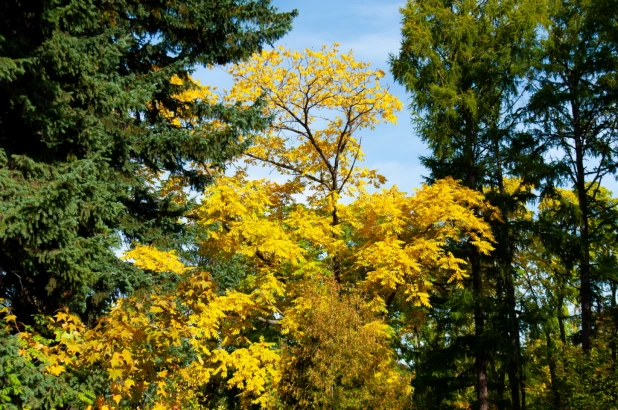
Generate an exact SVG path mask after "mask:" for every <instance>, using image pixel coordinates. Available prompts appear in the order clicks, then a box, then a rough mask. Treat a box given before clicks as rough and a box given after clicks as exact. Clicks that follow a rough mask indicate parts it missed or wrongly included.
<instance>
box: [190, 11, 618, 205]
mask: <svg viewBox="0 0 618 410" xmlns="http://www.w3.org/2000/svg"><path fill="white" fill-rule="evenodd" d="M272 3H273V4H274V5H275V6H276V7H278V8H279V10H281V11H290V10H292V9H297V10H298V12H299V16H298V17H297V18H296V19H295V21H294V27H293V29H292V31H291V32H290V33H289V34H288V35H286V36H285V37H283V38H282V39H281V40H280V41H279V42H278V43H277V44H275V45H276V46H279V45H283V46H285V47H288V48H290V49H294V50H303V49H305V48H313V49H319V48H320V47H322V45H324V44H326V45H332V44H333V43H335V42H337V43H339V44H340V47H339V50H340V51H341V52H348V51H349V50H352V51H353V52H354V56H355V58H356V60H358V61H364V62H371V63H372V68H375V69H378V68H379V69H382V70H383V71H384V72H385V73H387V76H386V77H385V78H384V80H383V82H382V84H383V85H388V86H390V91H391V92H392V93H393V94H395V95H396V96H397V97H398V98H399V99H400V100H401V101H402V102H403V103H404V105H405V108H404V109H403V110H402V111H401V112H400V113H399V115H398V116H399V121H398V123H397V124H396V125H393V124H382V125H379V126H377V127H376V128H375V129H374V130H362V131H361V132H359V133H357V134H356V135H355V136H356V137H357V138H358V137H362V143H363V150H364V151H365V154H366V157H365V163H364V166H367V167H369V168H372V169H377V170H378V171H379V172H380V173H381V174H383V175H384V176H386V178H387V183H386V186H390V185H393V184H396V185H397V186H399V189H401V190H403V191H408V192H410V191H412V189H413V188H418V187H420V186H421V184H422V182H423V175H427V174H428V170H426V169H425V168H424V167H423V166H422V165H421V164H420V161H419V156H420V155H427V154H428V151H427V148H426V146H425V144H424V143H423V142H421V141H420V140H419V138H418V136H417V135H416V133H415V132H414V127H413V126H412V124H411V122H410V112H409V109H408V105H409V95H407V94H406V92H405V90H404V89H403V87H401V86H400V85H398V84H396V83H395V81H394V80H393V77H392V76H391V75H390V72H389V66H388V58H389V54H391V53H397V51H398V49H399V45H400V41H401V32H400V29H401V17H400V13H399V8H400V7H403V6H404V5H405V0H380V1H377V0H356V1H352V0H330V1H326V0H272ZM196 77H197V78H198V79H199V80H200V81H201V82H202V83H203V84H209V85H218V86H219V89H220V90H221V89H229V88H230V87H231V84H232V82H231V78H230V77H229V76H228V75H227V74H226V73H225V71H224V70H223V69H222V68H218V69H215V70H213V71H208V70H205V69H200V70H198V71H197V72H196ZM252 172H254V174H253V175H252V176H253V177H256V178H262V177H270V178H273V175H272V173H269V171H267V170H260V169H258V170H252ZM603 185H604V186H606V187H607V188H609V189H610V190H612V191H613V192H614V193H617V192H618V182H617V181H616V179H615V178H612V177H611V176H609V177H606V178H604V179H603Z"/></svg>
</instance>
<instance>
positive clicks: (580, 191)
mask: <svg viewBox="0 0 618 410" xmlns="http://www.w3.org/2000/svg"><path fill="white" fill-rule="evenodd" d="M575 118H577V117H575ZM575 134H576V135H575V157H576V172H577V183H576V189H577V199H578V200H579V209H580V211H581V222H580V228H579V231H580V233H579V234H580V244H581V257H580V264H579V279H580V291H579V292H580V293H579V294H580V301H581V315H582V349H583V350H584V352H585V353H589V352H590V346H591V341H590V337H591V333H592V284H591V281H590V230H589V226H588V219H589V215H588V213H589V210H588V195H587V192H586V179H585V178H586V174H585V168H584V154H583V141H582V138H581V137H580V136H579V135H578V132H577V129H576V133H575Z"/></svg>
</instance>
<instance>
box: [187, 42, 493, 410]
mask: <svg viewBox="0 0 618 410" xmlns="http://www.w3.org/2000/svg"><path fill="white" fill-rule="evenodd" d="M336 47H337V46H336V45H335V46H334V47H332V48H327V47H324V48H322V50H320V51H312V50H305V51H304V52H303V53H299V52H293V51H290V50H285V49H283V48H280V49H278V50H272V51H265V52H263V53H261V54H260V55H257V56H254V57H253V58H252V59H251V60H250V61H248V62H247V63H244V64H241V65H238V66H235V67H233V68H232V69H231V73H232V74H233V76H234V78H235V84H234V87H233V89H232V90H231V92H230V94H229V95H228V96H227V98H228V100H229V101H230V102H234V103H240V104H242V103H243V102H244V101H251V100H252V99H255V98H256V97H257V96H262V98H264V100H265V101H266V109H267V110H268V111H267V112H268V113H269V114H271V115H273V117H274V121H273V124H272V126H271V128H270V132H269V133H267V134H265V135H263V136H259V137H257V138H256V139H255V140H254V145H253V146H252V147H251V148H250V149H249V150H248V152H247V153H246V158H247V162H248V163H250V164H258V165H263V166H270V167H274V168H275V169H276V170H277V171H278V172H279V173H280V174H282V175H287V176H288V179H287V180H286V181H285V182H283V183H276V182H274V181H268V180H251V179H250V178H248V176H247V174H246V172H245V170H241V171H239V172H238V173H237V174H236V175H234V176H228V177H223V178H220V179H218V181H217V183H215V184H214V185H213V186H211V187H209V188H208V189H207V191H206V195H205V197H204V199H203V202H202V206H201V207H200V209H199V210H198V212H197V215H198V218H199V220H200V221H201V223H202V224H203V225H204V226H206V227H208V229H209V238H208V240H206V241H205V242H204V243H203V244H202V252H204V253H205V254H206V255H208V256H210V257H211V258H212V259H214V260H219V261H220V260H225V259H231V258H233V257H238V256H239V255H242V257H243V258H244V261H245V263H246V265H247V266H249V267H250V269H249V271H250V272H249V274H248V276H247V278H246V280H245V281H244V283H243V284H242V286H243V289H242V290H243V292H245V293H252V294H253V293H255V292H259V293H261V299H260V303H262V306H263V314H264V316H261V317H260V318H258V319H259V320H260V321H262V323H265V324H266V325H267V326H272V327H273V328H275V329H276V330H278V331H279V332H280V334H281V335H283V337H284V338H283V341H284V342H283V347H285V346H286V345H289V346H291V347H288V348H284V349H283V351H282V354H283V357H282V362H281V363H282V364H281V368H282V370H281V371H282V372H284V373H285V374H286V375H287V376H288V377H286V380H285V381H284V383H287V384H285V385H281V386H280V391H281V392H282V394H283V393H285V394H283V395H284V396H285V397H286V399H285V400H287V401H286V402H285V404H286V405H295V406H298V405H302V404H301V403H308V402H313V403H321V404H320V405H323V406H326V407H341V406H343V408H345V407H346V406H348V405H349V406H352V407H354V406H357V407H367V406H369V407H371V406H373V404H371V403H370V402H368V401H365V402H357V403H356V404H354V405H352V404H350V403H348V404H344V403H346V400H347V399H346V397H350V396H348V395H346V393H345V390H346V388H345V387H344V385H345V382H344V381H345V380H350V378H349V376H350V374H351V373H346V369H343V368H338V367H337V365H336V363H338V362H339V359H341V358H342V357H347V359H346V362H347V363H350V360H351V359H350V357H349V356H346V355H345V352H347V353H349V352H356V354H355V355H353V356H354V357H355V360H358V361H363V360H365V366H360V365H359V366H360V367H358V368H356V370H354V371H352V370H351V369H354V368H355V366H354V365H352V364H350V365H348V369H347V371H348V372H353V373H355V374H356V375H357V379H356V380H355V381H354V383H351V385H355V386H363V387H362V388H360V390H362V391H356V393H355V394H354V396H355V397H364V394H365V393H367V392H369V391H371V392H372V394H373V395H374V396H383V397H386V396H385V395H386V392H387V391H400V392H406V391H407V394H404V393H402V394H400V395H399V396H400V397H404V398H405V397H406V396H407V395H409V393H410V391H409V389H408V390H406V388H405V386H406V384H407V382H406V381H405V377H406V376H405V371H402V369H401V368H400V366H398V365H397V364H396V357H395V354H394V351H393V349H391V348H389V347H388V346H390V345H389V343H390V342H391V341H392V337H393V336H394V337H397V338H400V337H402V336H403V334H395V333H393V329H392V328H391V327H390V326H389V321H390V316H389V315H388V313H392V307H393V306H394V304H395V303H397V304H398V306H400V307H404V308H413V309H417V310H418V309H419V308H418V307H419V306H420V305H424V306H426V307H428V306H429V291H430V287H431V283H432V279H433V278H434V277H435V276H439V275H446V276H447V279H448V280H450V281H459V280H461V279H462V278H463V277H464V276H465V275H466V273H465V266H464V265H465V263H464V261H463V260H461V259H458V258H456V257H455V256H453V255H452V254H451V253H450V252H449V251H448V250H447V248H448V245H449V244H451V243H452V242H453V241H470V242H471V243H473V244H474V245H476V246H477V247H478V249H479V250H480V251H481V252H484V253H486V252H489V251H490V250H491V242H492V235H491V232H490V228H489V226H488V225H487V224H486V223H485V222H484V221H483V220H482V218H481V217H480V216H481V215H482V214H483V213H485V214H487V216H488V217H492V215H493V214H495V210H494V209H493V208H491V207H489V206H488V205H487V204H485V203H484V202H483V197H482V195H480V194H478V193H475V192H473V191H471V190H469V189H465V188H463V187H461V186H460V185H459V184H458V183H457V182H455V181H453V180H444V181H438V182H437V183H436V184H434V185H432V186H425V187H423V188H422V189H421V190H419V191H418V192H416V193H415V194H414V195H407V194H405V193H403V192H401V191H399V190H398V189H397V188H396V187H393V188H391V189H385V190H382V191H381V192H378V193H373V194H370V193H368V192H367V191H366V189H365V187H366V186H367V185H368V184H373V185H374V186H376V187H379V186H380V185H381V184H382V183H383V182H384V178H383V177H382V176H380V175H379V174H378V173H377V171H375V170H369V169H366V168H363V167H361V166H359V163H360V161H361V160H362V158H363V152H362V149H361V144H360V137H359V133H360V132H362V130H363V129H366V128H372V127H374V126H375V125H376V124H378V123H379V122H381V121H386V122H395V120H396V117H395V112H396V111H397V110H398V109H399V108H400V107H401V103H400V102H399V101H398V100H397V99H396V98H395V97H394V96H392V95H391V94H390V93H389V92H388V90H386V89H385V88H384V87H382V86H380V84H379V80H380V78H381V77H382V76H383V73H382V72H381V71H372V70H371V69H370V68H369V64H366V63H359V62H356V61H355V60H354V59H353V56H352V55H351V53H349V54H340V53H339V52H338V50H337V48H336ZM297 194H301V195H300V196H299V195H297ZM343 196H349V197H350V198H349V199H348V200H347V201H342V200H341V199H342V197H343ZM349 201H352V202H351V203H348V204H346V202H349ZM316 289H317V292H318V294H317V296H316ZM333 292H335V293H336V294H338V295H339V296H338V297H336V298H334V299H333V297H332V294H333ZM341 300H349V301H352V300H354V301H357V302H354V303H352V302H350V304H349V306H348V308H347V309H343V308H342V307H341ZM359 300H360V301H362V303H358V301H359ZM325 301H329V302H325ZM335 301H336V302H335ZM325 306H327V307H325ZM328 306H330V308H328ZM351 311H354V312H355V313H351ZM369 312H370V313H369ZM329 317H330V318H332V317H334V318H339V319H340V320H334V319H332V320H326V319H325V318H329ZM361 329H364V330H362V331H361ZM404 331H405V330H404ZM363 332H365V333H363ZM367 332H368V333H367ZM361 334H362V335H361ZM344 335H345V336H344ZM369 335H372V336H369ZM389 338H390V341H389ZM333 340H337V341H338V342H337V343H338V344H337V349H335V348H334V346H333ZM360 340H364V341H365V342H366V343H361V342H359V341H360ZM377 346H382V347H383V348H384V350H385V351H387V352H389V353H388V354H382V355H380V357H381V358H382V362H381V363H379V364H378V363H371V364H369V363H370V361H367V360H366V357H374V356H372V355H373V353H371V352H375V351H376V349H378V347H377ZM378 350H379V349H378ZM320 351H323V352H328V353H323V354H318V353H319V352H320ZM286 352H287V353H286ZM291 352H293V353H291ZM361 352H364V353H361ZM363 355H364V356H365V358H363ZM324 363H328V364H329V365H328V366H325V365H324ZM335 369H338V370H335ZM337 371H338V372H339V373H338V374H337ZM294 375H297V376H298V377H294ZM294 383H299V384H297V385H294ZM395 386H398V387H397V388H395ZM335 392H339V393H337V394H336V393H335ZM383 405H384V406H386V407H389V406H390V407H392V406H393V405H394V404H393V402H390V403H384V404H383Z"/></svg>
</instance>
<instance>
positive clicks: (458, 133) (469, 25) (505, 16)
mask: <svg viewBox="0 0 618 410" xmlns="http://www.w3.org/2000/svg"><path fill="white" fill-rule="evenodd" d="M402 14H403V26H402V36H403V41H402V45H401V49H400V51H399V54H398V55H396V56H392V57H391V69H392V72H393V74H394V76H395V79H396V81H398V82H399V83H401V84H402V85H404V86H405V87H406V89H407V91H408V92H410V93H411V94H412V100H411V101H412V102H411V109H412V111H413V117H412V118H413V121H414V122H415V123H416V124H417V126H418V131H419V135H420V137H421V139H423V140H424V141H425V142H427V143H428V145H429V147H430V149H431V150H432V155H431V156H430V157H427V158H422V162H423V163H424V165H425V166H427V167H428V168H429V169H430V171H431V176H430V180H434V179H438V178H444V177H447V176H451V177H454V178H457V179H461V180H462V181H463V183H464V184H465V186H467V187H468V188H471V189H474V190H477V191H483V190H485V189H489V190H494V191H493V201H492V202H493V204H494V205H495V206H498V207H499V208H500V211H501V212H502V215H503V218H504V219H505V222H506V223H495V224H494V231H495V233H496V239H497V246H496V252H495V253H493V254H492V258H491V259H492V260H491V261H488V262H486V263H485V264H484V263H483V260H482V258H481V255H480V254H479V252H478V251H477V250H476V249H475V248H474V247H471V248H469V249H463V250H462V251H463V252H464V253H465V255H466V258H467V259H468V260H469V261H470V269H471V276H472V281H471V283H470V286H471V287H472V291H473V294H474V328H475V339H474V342H473V344H474V347H473V348H474V349H475V351H476V352H475V367H476V368H475V372H476V379H477V380H476V391H477V400H478V403H479V408H480V409H487V408H488V406H489V403H488V400H489V398H488V395H489V392H488V387H487V378H488V376H487V363H488V351H489V349H488V346H489V343H488V342H487V338H486V328H487V319H488V318H487V314H488V312H487V309H488V308H489V304H488V303H489V301H488V296H489V295H488V292H487V290H486V287H487V281H488V280H489V279H490V278H489V273H490V271H491V270H496V269H495V266H496V265H497V266H498V269H497V270H498V272H497V273H496V274H495V275H494V279H495V280H496V281H497V282H502V283H503V285H502V286H501V288H502V289H503V290H502V292H504V302H502V303H504V304H505V305H506V309H505V313H506V314H507V315H508V324H507V325H506V326H505V329H504V331H503V334H504V335H505V337H506V338H508V340H509V344H510V345H511V346H510V348H509V350H510V354H509V356H510V358H509V359H508V371H509V381H510V383H511V386H510V387H511V399H512V406H513V408H515V409H519V408H520V403H521V398H520V395H521V393H520V391H521V383H520V346H519V333H520V332H519V323H518V319H517V313H516V300H515V291H514V285H513V281H514V279H513V277H514V275H515V272H514V270H513V264H512V259H513V252H514V247H515V246H514V243H513V230H512V227H511V226H509V222H508V221H509V214H510V213H512V212H513V210H514V208H517V205H516V204H515V203H516V202H517V201H514V199H515V197H513V196H509V195H508V194H507V192H506V187H505V183H506V182H505V181H506V179H507V178H508V177H509V173H514V174H515V175H516V173H517V169H516V167H514V161H513V155H514V154H515V155H521V152H514V151H513V150H512V149H511V148H512V147H513V146H517V147H518V148H519V149H521V151H523V152H525V151H526V150H524V149H522V143H523V141H518V142H517V143H515V141H516V138H515V136H516V134H517V133H516V126H517V124H519V123H520V120H519V118H518V116H517V102H518V100H519V93H520V89H519V87H520V86H521V83H522V80H523V79H524V78H525V75H526V73H527V72H528V71H529V69H530V63H531V49H532V46H533V45H534V42H535V40H536V30H538V28H539V22H540V21H541V20H542V18H543V15H544V4H543V2H536V1H524V2H521V1H500V0H490V1H483V2H476V1H470V0H461V1H459V0H431V1H409V2H408V3H407V5H406V7H404V8H403V9H402ZM511 176H512V175H511ZM525 182H529V181H525ZM519 200H524V201H525V200H526V198H523V197H522V198H519ZM484 265H485V266H484ZM488 266H490V267H491V268H488ZM500 298H502V295H500Z"/></svg>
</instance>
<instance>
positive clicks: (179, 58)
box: [0, 0, 295, 323]
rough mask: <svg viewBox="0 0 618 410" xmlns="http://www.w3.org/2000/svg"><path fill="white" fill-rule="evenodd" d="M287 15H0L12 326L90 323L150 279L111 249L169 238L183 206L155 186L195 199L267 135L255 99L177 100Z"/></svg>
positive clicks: (264, 9) (278, 32)
mask: <svg viewBox="0 0 618 410" xmlns="http://www.w3.org/2000/svg"><path fill="white" fill-rule="evenodd" d="M294 15H295V12H292V13H278V12H277V10H276V9H275V8H274V7H272V6H270V5H269V1H262V0H260V1H252V0H221V1H197V2H190V3H186V2H178V1H164V0H161V1H155V2H145V1H139V0H126V1H125V0H118V1H111V2H110V1H100V0H72V1H68V2H61V3H59V2H55V1H47V0H38V1H28V2H24V1H21V0H11V1H7V2H3V3H2V5H0V27H1V28H0V54H1V60H0V67H1V69H0V94H1V95H2V97H1V98H0V297H2V298H4V299H5V300H7V303H9V304H10V305H11V307H12V310H13V312H14V313H15V314H16V315H17V316H18V318H19V320H20V321H21V322H26V323H33V322H32V320H33V319H32V318H33V315H34V314H36V313H43V314H47V315H50V314H52V313H53V312H54V311H55V310H56V309H58V308H59V307H63V306H70V308H71V309H72V310H73V311H74V312H81V313H82V314H83V315H84V316H83V317H84V318H88V317H89V315H91V317H96V315H98V314H99V313H100V312H101V311H102V309H103V308H104V307H105V306H106V303H107V302H109V301H110V298H113V297H117V296H118V294H119V292H120V293H123V294H126V293H130V292H132V291H133V290H134V289H135V288H138V287H141V286H149V285H150V284H152V282H153V281H156V279H154V278H148V277H147V276H145V275H143V274H141V273H140V271H139V270H137V269H135V268H134V266H133V265H131V264H127V263H123V262H120V261H119V260H118V258H117V257H116V256H115V254H114V249H115V248H118V247H119V246H120V243H121V240H123V241H125V242H127V243H129V242H131V241H139V242H141V243H144V244H148V243H154V242H159V243H169V239H174V240H178V239H179V238H180V237H181V235H182V232H183V229H184V228H183V225H182V224H181V223H179V218H180V217H181V216H182V215H183V214H184V213H186V211H187V209H188V207H187V206H185V205H180V204H178V203H177V202H175V201H174V195H173V194H168V193H166V192H164V191H162V190H161V189H160V184H159V183H158V182H157V179H166V178H168V179H173V180H175V181H176V182H177V183H178V184H181V185H182V186H186V187H190V188H193V189H203V187H204V185H205V184H207V183H208V182H209V181H210V178H211V177H210V176H209V174H208V172H206V171H207V170H208V169H209V168H211V167H217V166H220V165H221V164H222V163H223V162H224V161H226V160H228V159H229V158H230V157H232V156H233V155H237V154H238V153H240V152H241V151H242V150H243V149H244V148H246V146H247V143H248V140H245V142H242V143H241V142H240V140H239V136H240V135H241V134H243V135H248V134H250V133H251V132H252V131H257V130H261V129H263V128H265V127H266V125H267V120H266V118H264V117H263V116H262V115H261V109H262V107H261V106H260V105H259V104H258V105H256V106H255V107H254V108H253V109H251V108H245V109H243V110H239V109H237V108H236V107H229V106H224V105H222V104H210V103H209V101H206V100H204V99H192V100H186V99H185V100H183V99H179V98H177V96H178V94H180V93H182V92H186V91H190V90H194V89H195V84H194V83H193V82H190V81H187V79H188V75H189V74H190V72H191V71H192V70H193V69H194V68H195V67H196V66H197V65H199V64H202V65H211V64H226V63H230V62H231V63H234V62H238V61H241V60H243V59H246V58H248V57H249V56H250V55H251V54H252V53H253V52H255V51H259V50H260V49H261V48H262V46H263V45H264V44H265V43H272V42H273V41H275V40H277V39H278V38H280V37H281V36H282V35H283V34H285V33H286V32H287V31H288V30H289V29H290V24H291V20H292V18H293V16H294ZM174 79H177V80H176V81H174ZM170 113H172V114H173V115H172V116H170V115H169V114H170ZM172 117H173V118H172ZM179 118H180V119H181V120H180V121H178V119H179ZM186 118H191V119H192V120H191V121H186V120H183V119H186ZM153 178H154V179H153ZM166 238H167V239H166Z"/></svg>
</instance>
